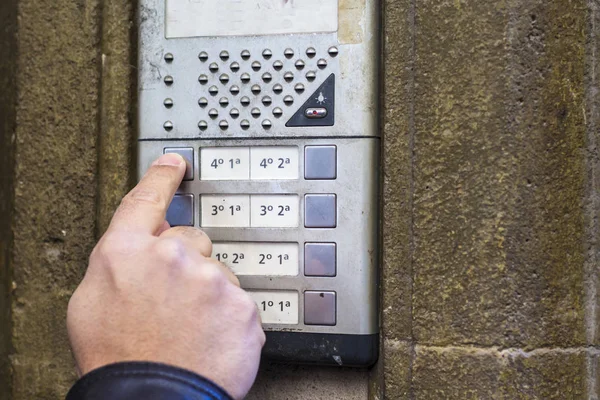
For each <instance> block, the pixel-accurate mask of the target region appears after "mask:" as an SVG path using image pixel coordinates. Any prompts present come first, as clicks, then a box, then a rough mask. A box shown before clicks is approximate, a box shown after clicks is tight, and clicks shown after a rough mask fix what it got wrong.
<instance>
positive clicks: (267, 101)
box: [262, 96, 273, 106]
mask: <svg viewBox="0 0 600 400" xmlns="http://www.w3.org/2000/svg"><path fill="white" fill-rule="evenodd" d="M272 102H273V100H272V99H271V98H270V97H269V96H265V97H263V98H262V103H263V104H264V105H265V106H270V105H271V103H272Z"/></svg>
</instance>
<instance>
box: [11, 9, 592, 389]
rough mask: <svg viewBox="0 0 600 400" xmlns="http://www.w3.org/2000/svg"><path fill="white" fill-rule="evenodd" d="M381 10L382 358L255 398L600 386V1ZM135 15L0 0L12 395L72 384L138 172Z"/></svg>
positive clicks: (285, 374) (283, 369) (265, 373)
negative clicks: (105, 241)
mask: <svg viewBox="0 0 600 400" xmlns="http://www.w3.org/2000/svg"><path fill="white" fill-rule="evenodd" d="M382 10H383V12H382V14H383V16H382V20H383V26H384V32H383V36H384V40H383V48H382V53H383V61H384V62H383V66H382V75H381V76H382V81H383V82H382V84H383V85H382V88H383V109H382V130H383V133H384V141H383V147H384V151H383V164H384V168H383V183H384V185H383V222H382V229H383V244H384V246H383V265H382V280H381V282H382V329H383V334H382V350H381V357H380V362H379V363H378V365H377V366H376V367H375V368H373V369H372V370H371V371H360V370H358V371H353V370H337V369H328V368H311V367H296V366H273V365H264V366H263V368H262V371H261V373H260V376H259V379H258V381H257V384H256V387H255V389H254V390H253V393H252V394H251V395H250V396H249V397H250V398H255V399H318V398H323V399H332V398H339V399H366V398H372V399H383V398H387V399H443V398H448V399H466V398H475V399H488V398H494V399H538V398H539V399H597V398H598V397H599V396H600V383H598V378H600V376H599V375H600V369H599V368H598V359H599V357H600V343H599V342H600V330H599V329H600V328H599V326H600V324H599V323H598V318H600V317H599V311H598V310H599V309H600V307H599V306H600V304H599V297H598V294H597V290H598V285H599V268H600V266H599V262H598V248H599V247H598V243H597V237H598V233H599V229H600V228H599V225H598V224H599V222H598V221H599V219H598V217H599V214H598V213H599V210H600V197H598V189H599V188H600V169H599V167H600V164H599V157H598V149H597V143H596V141H597V140H598V135H599V133H600V132H599V118H600V114H599V111H598V110H599V106H600V104H599V99H600V95H599V93H598V79H599V78H598V67H599V62H598V59H597V57H598V56H597V55H598V53H599V50H600V4H599V3H598V1H597V0H588V1H584V0H502V1H484V0H452V1H450V0H436V1H433V0H421V1H417V0H385V1H384V4H382ZM134 13H135V4H134V3H132V2H129V1H127V0H106V1H100V0H79V1H67V0H52V1H49V0H8V1H6V0H5V1H3V2H2V4H0V27H1V28H2V29H0V49H1V50H2V51H1V54H3V57H2V58H0V129H1V131H0V150H1V151H2V154H3V156H2V157H0V177H1V187H0V221H2V223H1V224H0V282H1V284H0V398H7V399H14V400H20V399H59V398H61V397H62V396H64V394H65V392H66V390H67V389H68V387H69V386H70V384H71V383H72V381H73V379H75V374H74V372H73V363H72V357H71V355H70V353H69V350H68V343H67V337H66V331H65V323H64V318H65V308H66V304H67V301H68V298H69V296H70V294H71V293H72V291H73V289H74V288H75V287H76V285H77V283H78V282H79V280H80V279H81V276H82V274H83V271H84V269H85V266H86V262H87V257H88V254H89V252H90V250H91V249H92V247H93V245H94V242H95V240H96V238H97V237H98V235H100V234H101V233H102V232H103V231H104V229H105V227H106V226H107V223H108V221H109V218H110V216H111V214H112V211H113V210H114V208H115V207H116V205H117V204H118V202H119V200H120V198H121V196H122V195H123V194H124V193H125V192H126V191H127V189H128V188H129V187H130V185H131V184H132V183H133V178H134V173H133V162H132V160H134V158H135V154H134V151H133V150H134V147H133V138H134V135H135V127H134V123H133V120H134V118H133V114H134V106H135V68H136V67H135V64H136V61H135V57H136V47H135V46H136V44H135V42H136V41H135V39H136V38H135V23H134V21H135V16H134ZM17 17H18V18H17ZM17 21H18V25H17ZM13 138H14V139H13ZM9 296H10V297H9Z"/></svg>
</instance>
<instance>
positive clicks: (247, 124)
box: [240, 119, 250, 130]
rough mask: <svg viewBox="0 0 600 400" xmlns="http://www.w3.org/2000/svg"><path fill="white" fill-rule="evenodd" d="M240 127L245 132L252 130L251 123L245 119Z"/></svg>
mask: <svg viewBox="0 0 600 400" xmlns="http://www.w3.org/2000/svg"><path fill="white" fill-rule="evenodd" d="M240 127H241V128H242V129H243V130H246V129H248V128H250V121H248V120H247V119H243V120H242V122H240Z"/></svg>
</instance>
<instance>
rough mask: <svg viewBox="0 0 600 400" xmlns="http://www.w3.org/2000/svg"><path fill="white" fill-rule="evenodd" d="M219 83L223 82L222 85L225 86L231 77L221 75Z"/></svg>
mask: <svg viewBox="0 0 600 400" xmlns="http://www.w3.org/2000/svg"><path fill="white" fill-rule="evenodd" d="M219 81H221V83H222V84H223V85H225V84H226V83H227V82H229V75H227V74H221V76H219Z"/></svg>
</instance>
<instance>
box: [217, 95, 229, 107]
mask: <svg viewBox="0 0 600 400" xmlns="http://www.w3.org/2000/svg"><path fill="white" fill-rule="evenodd" d="M219 104H220V105H221V107H227V106H228V105H229V100H228V99H227V97H221V98H220V99H219Z"/></svg>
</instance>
